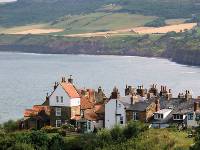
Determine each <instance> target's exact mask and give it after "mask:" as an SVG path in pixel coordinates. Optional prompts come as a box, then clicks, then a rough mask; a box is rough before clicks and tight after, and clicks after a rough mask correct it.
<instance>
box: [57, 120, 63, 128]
mask: <svg viewBox="0 0 200 150" xmlns="http://www.w3.org/2000/svg"><path fill="white" fill-rule="evenodd" d="M61 126H62V121H61V120H56V128H59V127H61Z"/></svg>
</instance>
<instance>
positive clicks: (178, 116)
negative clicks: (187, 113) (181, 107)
mask: <svg viewBox="0 0 200 150" xmlns="http://www.w3.org/2000/svg"><path fill="white" fill-rule="evenodd" d="M174 120H183V115H180V114H174Z"/></svg>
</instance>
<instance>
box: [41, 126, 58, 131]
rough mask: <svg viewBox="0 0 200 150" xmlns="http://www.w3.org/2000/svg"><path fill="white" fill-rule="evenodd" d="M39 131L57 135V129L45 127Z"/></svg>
mask: <svg viewBox="0 0 200 150" xmlns="http://www.w3.org/2000/svg"><path fill="white" fill-rule="evenodd" d="M40 130H41V131H43V132H46V133H58V128H55V127H52V126H45V127H43V128H42V129H40Z"/></svg>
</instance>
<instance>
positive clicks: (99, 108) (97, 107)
mask: <svg viewBox="0 0 200 150" xmlns="http://www.w3.org/2000/svg"><path fill="white" fill-rule="evenodd" d="M94 110H95V112H96V113H99V114H100V113H104V112H105V110H104V105H103V104H97V105H95V106H94Z"/></svg>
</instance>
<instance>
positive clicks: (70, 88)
mask: <svg viewBox="0 0 200 150" xmlns="http://www.w3.org/2000/svg"><path fill="white" fill-rule="evenodd" d="M60 85H61V86H62V88H63V89H64V90H65V92H66V93H67V94H68V95H69V97H70V98H80V95H79V94H78V91H77V90H76V88H75V87H74V85H73V84H71V83H68V82H61V83H60Z"/></svg>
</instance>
